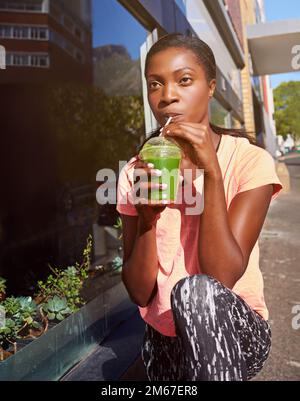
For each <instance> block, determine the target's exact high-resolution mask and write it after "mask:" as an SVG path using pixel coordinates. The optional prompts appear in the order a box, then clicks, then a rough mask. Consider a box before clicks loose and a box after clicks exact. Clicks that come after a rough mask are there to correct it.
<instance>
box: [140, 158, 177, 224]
mask: <svg viewBox="0 0 300 401" xmlns="http://www.w3.org/2000/svg"><path fill="white" fill-rule="evenodd" d="M151 176H152V177H159V176H161V172H160V171H159V170H155V169H154V166H153V164H151V163H145V162H143V161H142V160H140V159H138V160H137V162H136V163H135V166H134V184H135V185H137V182H138V183H139V184H138V188H139V191H134V198H133V202H134V205H135V207H136V210H137V212H138V214H139V216H140V218H141V222H142V223H143V224H145V225H147V226H149V225H154V224H156V222H157V220H158V219H159V216H160V213H161V212H162V211H163V210H164V209H165V208H166V206H167V204H168V203H169V202H168V201H165V200H161V201H152V200H151V201H150V200H149V199H148V194H149V191H150V190H151V189H156V190H157V189H166V188H165V187H164V186H163V185H164V184H156V183H153V182H151V180H150V178H151ZM136 192H137V193H136Z"/></svg>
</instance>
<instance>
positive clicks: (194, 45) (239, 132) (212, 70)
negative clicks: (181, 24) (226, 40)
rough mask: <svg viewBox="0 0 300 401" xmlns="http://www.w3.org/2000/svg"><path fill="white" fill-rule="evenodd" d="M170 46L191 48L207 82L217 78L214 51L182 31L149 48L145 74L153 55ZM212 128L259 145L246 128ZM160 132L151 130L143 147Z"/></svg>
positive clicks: (221, 133)
mask: <svg viewBox="0 0 300 401" xmlns="http://www.w3.org/2000/svg"><path fill="white" fill-rule="evenodd" d="M170 47H176V48H184V49H188V50H191V51H192V52H193V53H194V55H195V56H196V57H197V60H198V62H199V64H200V65H201V66H202V67H203V68H204V71H205V75H206V79H207V82H208V83H209V82H210V81H211V80H212V79H216V76H217V67H216V60H215V56H214V53H213V51H212V50H211V48H210V47H209V46H208V44H207V43H205V42H203V40H201V39H199V38H198V37H196V36H188V35H183V34H181V33H171V34H169V35H166V36H163V37H162V38H161V39H159V40H158V41H157V42H156V43H154V45H153V46H152V47H151V49H150V50H149V52H148V54H147V56H146V62H145V75H146V73H147V70H148V66H149V63H150V60H151V58H152V56H154V55H155V54H156V53H159V52H160V51H162V50H166V49H169V48H170ZM209 125H210V127H211V129H212V130H213V131H214V132H215V133H216V134H217V135H231V136H234V137H239V138H247V139H248V140H249V142H250V143H252V144H253V145H257V143H256V140H255V139H254V138H253V137H251V136H250V135H249V134H250V132H249V131H248V132H247V131H245V130H244V129H242V128H241V129H239V128H223V127H219V126H217V125H214V124H212V123H210V124H209ZM159 133H160V128H159V129H157V130H155V131H153V132H151V133H150V136H148V138H147V139H146V140H145V141H144V143H143V144H142V145H141V147H142V146H143V145H144V144H145V142H147V141H148V140H149V139H150V138H153V137H155V136H158V135H159Z"/></svg>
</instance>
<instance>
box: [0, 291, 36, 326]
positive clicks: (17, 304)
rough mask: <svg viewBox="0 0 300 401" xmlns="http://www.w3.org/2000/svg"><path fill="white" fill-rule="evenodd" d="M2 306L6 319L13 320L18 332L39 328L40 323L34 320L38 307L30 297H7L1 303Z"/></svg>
mask: <svg viewBox="0 0 300 401" xmlns="http://www.w3.org/2000/svg"><path fill="white" fill-rule="evenodd" d="M2 306H3V308H4V310H5V312H6V316H7V318H8V319H11V320H13V321H14V322H15V325H16V327H18V328H19V330H18V331H21V330H24V329H25V328H26V329H29V328H35V329H40V328H41V325H40V323H39V322H38V321H37V320H36V319H37V317H38V307H37V304H36V303H35V302H34V301H33V300H32V298H31V297H18V298H15V297H9V298H7V299H6V300H5V301H4V302H3V303H2Z"/></svg>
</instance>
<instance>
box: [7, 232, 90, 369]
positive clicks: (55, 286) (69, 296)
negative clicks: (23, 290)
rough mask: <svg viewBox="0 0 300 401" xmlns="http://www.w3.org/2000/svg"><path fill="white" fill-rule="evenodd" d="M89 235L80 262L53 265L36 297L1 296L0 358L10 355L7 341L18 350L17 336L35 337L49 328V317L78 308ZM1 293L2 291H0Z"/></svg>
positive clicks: (58, 317) (87, 267)
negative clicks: (63, 267)
mask: <svg viewBox="0 0 300 401" xmlns="http://www.w3.org/2000/svg"><path fill="white" fill-rule="evenodd" d="M91 251H92V237H91V235H90V236H89V237H88V239H87V245H86V248H85V249H84V251H83V260H82V263H81V264H79V263H76V264H75V266H69V267H67V268H66V269H64V270H59V269H54V268H52V267H51V270H52V273H53V274H50V276H49V277H48V278H47V280H46V281H45V282H42V281H40V282H38V290H39V291H38V293H37V294H36V295H37V296H36V299H35V300H33V299H32V298H31V297H13V296H11V297H9V298H7V299H6V300H4V301H3V300H2V301H1V299H0V301H1V302H0V307H1V311H2V312H4V314H5V319H4V321H1V326H0V361H2V360H4V358H6V357H8V356H10V355H11V352H10V351H9V352H7V351H5V349H7V347H8V345H9V344H12V345H13V347H14V353H15V352H16V351H17V340H18V339H20V338H36V337H37V336H39V335H41V334H42V333H43V332H45V331H46V330H47V328H48V319H49V320H58V321H61V320H63V319H64V318H65V317H67V316H68V315H70V314H71V313H73V312H75V311H76V310H78V306H79V305H80V304H84V301H83V300H82V299H81V298H80V291H81V289H82V286H83V283H84V280H85V279H87V278H88V272H89V270H90V265H91ZM0 284H1V285H2V287H0V290H2V291H3V292H4V291H5V280H4V279H1V281H0ZM0 293H1V292H0Z"/></svg>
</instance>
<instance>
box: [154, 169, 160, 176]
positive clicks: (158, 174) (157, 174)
mask: <svg viewBox="0 0 300 401" xmlns="http://www.w3.org/2000/svg"><path fill="white" fill-rule="evenodd" d="M153 174H154V175H156V176H157V177H160V176H161V175H162V172H161V170H153Z"/></svg>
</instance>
